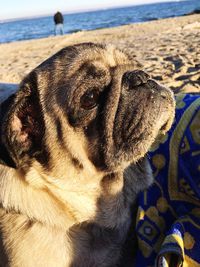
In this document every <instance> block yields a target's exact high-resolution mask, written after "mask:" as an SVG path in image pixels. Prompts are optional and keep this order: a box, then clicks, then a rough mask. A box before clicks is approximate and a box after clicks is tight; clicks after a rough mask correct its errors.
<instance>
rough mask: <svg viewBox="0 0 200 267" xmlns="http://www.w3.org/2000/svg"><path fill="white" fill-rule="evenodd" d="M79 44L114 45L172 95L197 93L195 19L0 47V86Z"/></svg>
mask: <svg viewBox="0 0 200 267" xmlns="http://www.w3.org/2000/svg"><path fill="white" fill-rule="evenodd" d="M81 42H103V43H107V44H108V43H109V44H114V45H115V46H117V47H118V48H120V49H122V50H124V51H125V52H127V53H129V54H130V55H131V56H132V57H133V59H134V60H135V61H136V63H137V66H138V68H141V69H143V70H145V71H147V72H148V73H150V75H151V76H152V77H154V78H155V79H157V80H159V81H161V82H162V83H164V84H165V85H167V86H169V87H170V88H172V89H173V90H174V91H175V92H180V91H181V92H191V91H192V92H200V15H190V16H183V17H177V18H169V19H162V20H156V21H151V22H145V23H141V24H131V25H126V26H120V27H116V28H107V29H101V30H95V31H82V32H77V33H74V34H70V35H64V36H57V37H54V36H52V37H48V38H44V39H37V40H30V41H20V42H14V43H7V44H0V83H19V82H20V81H21V80H22V78H23V77H24V76H25V75H26V74H27V73H29V72H30V71H31V70H32V69H33V68H35V67H36V66H37V65H39V64H40V63H41V62H42V61H44V60H45V59H47V58H48V57H49V56H51V55H53V54H54V53H56V52H57V51H59V50H60V49H61V48H63V47H65V46H68V45H72V44H75V43H81Z"/></svg>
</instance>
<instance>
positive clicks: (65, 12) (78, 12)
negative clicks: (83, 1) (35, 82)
mask: <svg viewBox="0 0 200 267" xmlns="http://www.w3.org/2000/svg"><path fill="white" fill-rule="evenodd" d="M187 1H190V0H169V1H168V0H166V1H164V2H156V3H144V4H139V3H135V4H127V5H123V4H122V5H119V6H108V7H99V8H91V9H79V10H77V9H76V10H68V11H63V12H62V13H63V15H72V14H82V13H90V12H95V11H103V10H109V9H120V8H123V7H125V8H126V7H135V6H148V5H152V4H160V3H174V2H187ZM49 16H52V13H45V14H40V15H32V16H25V17H14V18H9V19H0V23H6V22H14V21H21V20H29V19H38V18H46V17H49Z"/></svg>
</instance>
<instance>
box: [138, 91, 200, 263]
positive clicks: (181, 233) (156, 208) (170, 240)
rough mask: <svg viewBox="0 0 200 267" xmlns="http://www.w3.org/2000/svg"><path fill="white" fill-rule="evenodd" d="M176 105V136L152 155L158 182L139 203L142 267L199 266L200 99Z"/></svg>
mask: <svg viewBox="0 0 200 267" xmlns="http://www.w3.org/2000/svg"><path fill="white" fill-rule="evenodd" d="M176 102H177V107H176V118H175V121H174V124H173V126H172V129H171V131H170V132H169V133H168V134H167V135H166V136H164V137H163V138H161V139H160V140H159V142H158V143H157V144H156V145H155V146H154V148H153V149H152V151H151V152H150V154H149V156H150V162H151V165H152V169H153V173H154V176H155V182H154V184H153V185H152V186H151V187H150V188H149V189H148V190H147V191H145V192H143V193H141V194H140V196H139V200H138V201H139V209H138V217H137V237H138V244H139V249H138V252H137V257H136V266H137V267H150V266H156V267H157V266H158V267H161V266H163V267H169V266H170V267H174V266H177V267H179V266H183V267H186V266H191V267H197V266H200V95H195V94H194V95H193V94H186V95H184V94H182V95H179V96H177V97H176Z"/></svg>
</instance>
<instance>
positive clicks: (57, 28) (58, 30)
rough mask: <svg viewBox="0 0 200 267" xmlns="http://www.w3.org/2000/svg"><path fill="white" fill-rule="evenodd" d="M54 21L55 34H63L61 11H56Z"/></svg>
mask: <svg viewBox="0 0 200 267" xmlns="http://www.w3.org/2000/svg"><path fill="white" fill-rule="evenodd" d="M53 19H54V23H55V35H58V34H61V35H63V34H64V27H63V23H64V18H63V15H62V13H61V12H59V11H57V12H56V14H55V15H54V17H53Z"/></svg>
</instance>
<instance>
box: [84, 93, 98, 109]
mask: <svg viewBox="0 0 200 267" xmlns="http://www.w3.org/2000/svg"><path fill="white" fill-rule="evenodd" d="M98 100H99V91H98V90H97V89H93V90H90V91H87V92H86V93H85V94H84V95H83V96H82V97H81V101H80V102H81V107H82V108H83V109H86V110H89V109H93V108H94V107H96V106H97V104H98Z"/></svg>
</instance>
